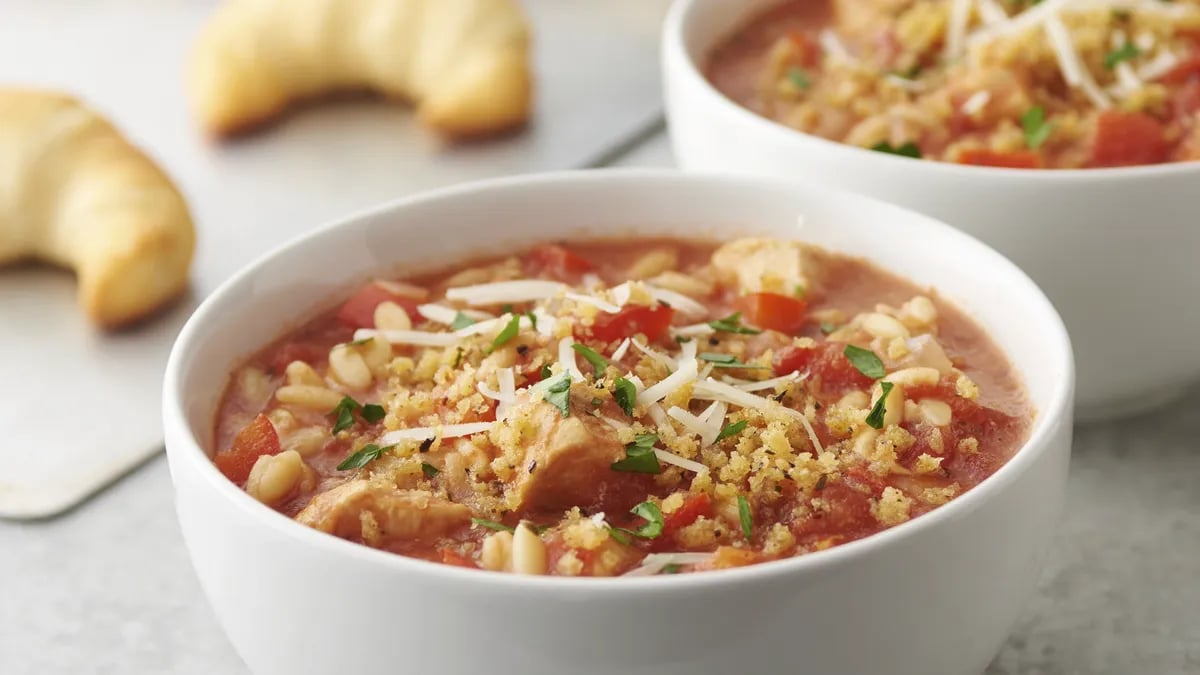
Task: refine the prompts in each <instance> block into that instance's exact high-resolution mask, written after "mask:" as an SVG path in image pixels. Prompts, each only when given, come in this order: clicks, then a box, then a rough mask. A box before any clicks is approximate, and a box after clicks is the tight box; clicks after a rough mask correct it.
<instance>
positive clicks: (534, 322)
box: [525, 312, 537, 330]
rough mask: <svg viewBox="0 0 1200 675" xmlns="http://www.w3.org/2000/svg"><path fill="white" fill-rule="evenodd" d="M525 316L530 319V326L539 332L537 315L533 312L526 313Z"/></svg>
mask: <svg viewBox="0 0 1200 675" xmlns="http://www.w3.org/2000/svg"><path fill="white" fill-rule="evenodd" d="M525 316H527V317H529V325H530V326H532V327H533V329H534V330H537V314H534V313H533V312H526V313H525Z"/></svg>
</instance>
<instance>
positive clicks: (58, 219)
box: [0, 89, 195, 328]
mask: <svg viewBox="0 0 1200 675" xmlns="http://www.w3.org/2000/svg"><path fill="white" fill-rule="evenodd" d="M194 247H195V232H194V230H193V227H192V219H191V216H190V215H189V214H188V209H187V205H186V204H185V203H184V200H183V197H182V196H181V195H180V194H179V191H178V190H176V189H175V186H174V185H172V183H171V181H170V179H168V178H167V176H166V175H164V174H163V172H162V171H161V170H159V168H158V167H157V166H156V165H155V164H154V162H152V161H151V160H150V159H149V158H147V157H146V156H145V155H143V154H142V153H141V152H140V151H139V150H138V149H137V148H135V147H134V146H132V145H130V143H129V142H128V141H126V140H125V138H124V137H122V136H121V134H120V133H119V132H118V131H117V130H116V129H115V128H113V126H112V125H111V124H109V123H108V121H106V120H105V119H104V118H103V117H101V116H100V115H98V114H96V113H95V112H92V111H91V110H89V109H88V108H86V107H84V106H83V105H82V104H80V103H79V102H78V101H76V100H75V99H74V98H72V97H70V96H68V95H65V94H58V93H50V92H41V91H28V90H13V89H0V265H3V264H5V263H11V262H17V261H20V260H23V259H35V260H41V261H44V262H48V263H52V264H55V265H61V266H63V267H67V268H70V269H72V270H74V271H75V273H76V275H77V277H78V284H79V304H80V306H81V307H82V308H83V310H84V311H85V312H86V313H87V315H88V316H89V317H90V318H91V319H92V321H93V322H94V323H96V324H98V325H100V326H102V327H106V328H116V327H119V326H122V325H124V324H127V323H130V322H132V321H135V320H137V319H139V318H142V317H143V316H146V315H147V314H150V313H151V312H153V311H154V310H156V309H158V308H159V307H161V306H162V305H164V304H165V303H167V302H168V301H169V300H171V299H172V298H174V297H175V296H177V295H178V294H179V293H180V292H181V291H182V290H183V288H184V287H185V286H186V284H187V277H188V268H189V266H190V264H191V259H192V252H193V249H194Z"/></svg>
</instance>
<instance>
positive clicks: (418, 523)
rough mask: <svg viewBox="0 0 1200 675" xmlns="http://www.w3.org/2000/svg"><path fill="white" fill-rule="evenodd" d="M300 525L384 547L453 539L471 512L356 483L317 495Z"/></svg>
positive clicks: (419, 494)
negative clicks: (441, 538)
mask: <svg viewBox="0 0 1200 675" xmlns="http://www.w3.org/2000/svg"><path fill="white" fill-rule="evenodd" d="M296 520H297V521H298V522H301V523H303V524H305V525H308V526H309V527H311V528H313V529H316V530H320V531H322V532H328V533H330V534H332V535H334V536H337V537H341V538H343V539H350V540H354V541H363V542H365V543H367V544H369V545H371V546H383V545H386V544H388V543H390V542H394V541H410V540H417V539H432V538H435V537H439V536H442V535H445V534H448V533H450V532H452V531H453V530H455V529H457V528H459V527H462V526H465V525H469V524H470V522H471V510H470V509H468V508H467V507H465V506H463V505H462V504H455V503H454V502H451V501H448V500H445V499H441V498H439V497H435V496H434V495H433V494H431V493H429V492H426V491H423V490H398V489H396V488H395V487H394V486H392V485H388V484H386V483H375V482H371V481H368V480H353V481H350V482H348V483H343V484H342V485H339V486H338V487H336V488H334V489H332V490H329V491H327V492H323V493H321V494H318V495H317V496H316V497H314V498H313V500H312V501H311V502H309V504H308V506H306V507H304V510H302V511H301V512H300V513H298V514H296Z"/></svg>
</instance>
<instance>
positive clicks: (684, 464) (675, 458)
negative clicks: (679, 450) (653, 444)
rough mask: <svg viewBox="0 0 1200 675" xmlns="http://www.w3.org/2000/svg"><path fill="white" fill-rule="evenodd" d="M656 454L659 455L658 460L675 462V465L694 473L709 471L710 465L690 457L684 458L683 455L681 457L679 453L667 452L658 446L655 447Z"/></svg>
mask: <svg viewBox="0 0 1200 675" xmlns="http://www.w3.org/2000/svg"><path fill="white" fill-rule="evenodd" d="M654 456H655V457H657V458H658V461H660V462H666V463H667V464H674V465H675V466H677V467H679V468H681V469H686V470H688V471H691V472H693V473H708V467H707V466H704V465H703V464H701V463H700V462H694V461H692V460H690V459H684V458H683V457H680V456H679V455H676V454H673V453H670V452H667V451H666V450H660V449H658V448H655V449H654Z"/></svg>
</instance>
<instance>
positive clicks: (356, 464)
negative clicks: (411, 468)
mask: <svg viewBox="0 0 1200 675" xmlns="http://www.w3.org/2000/svg"><path fill="white" fill-rule="evenodd" d="M394 447H396V446H394V445H385V446H384V447H382V448H381V447H379V446H378V445H375V444H374V443H368V444H367V445H365V446H363V448H362V450H359V451H358V452H356V453H354V454H352V455H350V456H349V457H347V458H346V459H343V460H342V463H341V464H338V465H337V470H338V471H349V470H350V469H361V468H363V467H364V466H366V465H368V464H370V463H371V462H373V461H375V460H377V459H379V458H380V456H382V455H383V454H384V453H386V452H388V451H389V450H391V449H392V448H394Z"/></svg>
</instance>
